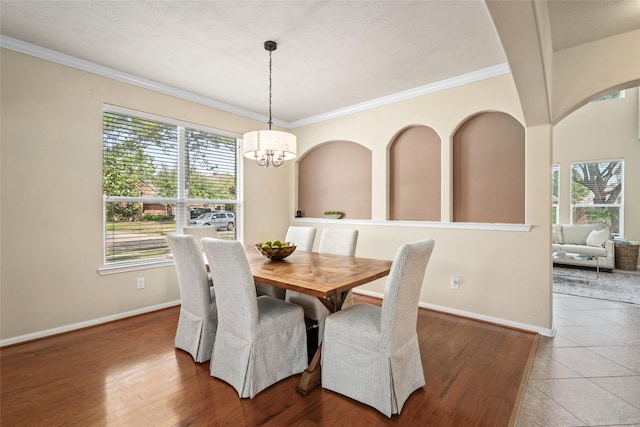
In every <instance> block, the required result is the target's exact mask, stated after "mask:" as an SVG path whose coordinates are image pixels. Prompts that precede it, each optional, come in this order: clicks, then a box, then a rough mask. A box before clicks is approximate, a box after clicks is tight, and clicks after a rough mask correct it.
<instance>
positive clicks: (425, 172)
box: [389, 125, 441, 221]
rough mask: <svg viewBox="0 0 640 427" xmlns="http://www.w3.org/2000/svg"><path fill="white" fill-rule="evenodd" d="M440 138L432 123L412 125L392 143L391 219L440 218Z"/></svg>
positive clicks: (390, 150) (423, 219)
mask: <svg viewBox="0 0 640 427" xmlns="http://www.w3.org/2000/svg"><path fill="white" fill-rule="evenodd" d="M440 150H441V140H440V137H439V136H438V134H437V133H436V131H435V130H433V129H432V128H431V127H429V126H424V125H414V126H409V127H407V128H405V129H403V130H402V131H400V132H399V133H398V135H397V136H396V137H395V138H394V139H393V141H392V142H391V144H390V147H389V219H390V220H406V221H440V219H441V217H440V212H441V211H440V200H441V185H440V182H441V157H440Z"/></svg>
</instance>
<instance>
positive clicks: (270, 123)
mask: <svg viewBox="0 0 640 427" xmlns="http://www.w3.org/2000/svg"><path fill="white" fill-rule="evenodd" d="M272 53H273V51H272V50H270V51H269V130H271V125H272V124H273V121H272V120H271V54H272Z"/></svg>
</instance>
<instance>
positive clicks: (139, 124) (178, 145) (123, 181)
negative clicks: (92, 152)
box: [102, 107, 238, 265]
mask: <svg viewBox="0 0 640 427" xmlns="http://www.w3.org/2000/svg"><path fill="white" fill-rule="evenodd" d="M102 122H103V131H102V150H103V151H102V159H103V166H102V188H103V195H104V223H105V227H104V233H105V234H104V237H105V238H104V242H105V247H104V263H105V265H107V264H114V263H135V264H139V263H149V262H152V261H154V260H158V259H159V258H164V257H165V255H166V253H167V250H168V244H167V241H166V239H165V235H166V234H167V233H174V232H181V230H182V227H184V226H187V225H190V224H191V223H192V221H193V223H194V225H196V223H197V221H196V219H197V218H198V217H199V216H200V215H202V214H205V213H208V212H214V211H218V212H229V213H233V214H234V215H233V218H234V224H233V226H227V225H225V229H224V230H219V232H218V237H220V238H227V239H235V238H236V235H235V233H236V231H235V230H236V228H235V223H236V222H237V221H238V214H237V212H236V207H237V205H238V196H237V193H238V192H237V187H238V179H237V176H238V173H237V170H238V155H237V152H238V150H237V138H236V137H235V136H233V135H225V134H224V133H222V132H218V131H215V130H213V129H207V128H204V127H198V126H195V125H193V124H188V123H182V122H179V121H176V120H172V119H167V118H162V117H157V116H152V115H148V114H144V113H140V112H133V111H129V110H125V109H122V108H119V107H105V109H104V111H103V116H102ZM230 217H231V216H230ZM202 226H216V225H215V224H211V225H209V224H207V225H202Z"/></svg>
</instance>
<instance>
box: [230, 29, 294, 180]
mask: <svg viewBox="0 0 640 427" xmlns="http://www.w3.org/2000/svg"><path fill="white" fill-rule="evenodd" d="M264 48H265V50H267V51H268V52H269V122H268V123H269V130H258V131H253V132H247V133H245V134H244V135H243V137H242V141H243V148H242V149H243V152H244V156H245V157H247V158H252V159H255V161H256V163H257V164H258V165H259V166H263V167H265V168H266V167H269V165H273V167H275V168H277V167H278V166H280V165H282V164H283V163H284V162H285V160H290V159H294V158H295V157H296V152H297V139H296V136H295V135H294V134H292V133H290V132H282V131H275V130H271V126H272V125H273V114H272V111H271V98H272V96H273V78H272V75H273V60H272V53H273V51H274V50H276V49H277V48H278V44H277V43H276V42H274V41H272V40H267V41H266V42H264Z"/></svg>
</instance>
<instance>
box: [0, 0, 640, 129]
mask: <svg viewBox="0 0 640 427" xmlns="http://www.w3.org/2000/svg"><path fill="white" fill-rule="evenodd" d="M639 2H640V0H634V1H617V0H612V1H587V2H556V1H554V2H552V3H551V5H550V13H551V23H552V34H553V37H554V48H555V49H556V50H557V49H562V48H564V47H568V46H573V45H576V44H580V43H583V42H585V41H590V40H589V38H591V37H596V38H599V37H601V36H602V35H612V34H615V33H617V32H623V31H621V28H623V29H624V31H629V30H630V29H634V28H633V27H635V28H637V27H639V25H638V21H637V18H638V17H637V16H635V17H634V18H632V19H628V18H627V14H628V9H629V8H630V7H633V6H636V5H637V4H638V3H639ZM565 3H571V4H565ZM574 3H575V4H574ZM578 3H586V4H582V5H579V4H578ZM0 7H1V10H0V12H1V21H0V31H1V33H2V35H4V36H8V37H11V38H13V39H18V40H21V41H25V42H28V43H32V44H35V45H37V46H41V47H44V48H47V49H51V50H54V51H57V52H60V53H64V54H67V55H71V56H73V57H76V58H80V59H83V60H86V61H90V62H92V63H95V64H99V65H102V66H106V67H109V68H111V69H114V70H117V71H120V72H124V73H128V74H131V75H133V76H137V77H139V78H142V79H146V80H149V81H153V82H157V83H161V84H163V85H167V86H170V87H173V88H176V89H180V90H184V91H188V92H191V93H193V94H196V95H200V96H203V97H206V98H209V99H212V100H215V101H218V102H222V103H225V104H229V105H232V106H236V107H239V108H242V109H244V110H247V111H250V112H255V113H258V114H261V115H266V114H267V113H268V59H269V56H268V53H267V52H266V51H265V50H264V47H263V42H264V41H265V40H275V41H276V42H278V49H277V50H276V51H275V52H274V53H273V98H272V100H273V116H274V118H277V119H279V120H283V121H285V122H295V121H299V120H302V119H305V118H309V117H313V116H317V115H321V114H326V113H328V112H332V111H336V110H340V109H345V108H348V107H350V106H353V105H356V104H359V103H364V102H369V101H371V100H374V99H376V98H380V97H388V96H391V95H393V94H396V93H399V92H403V91H408V90H413V89H416V88H420V87H423V86H426V85H430V84H433V83H435V82H439V81H442V80H445V79H448V78H452V77H456V76H460V75H464V74H467V73H471V72H475V71H478V70H482V69H485V68H488V67H492V66H496V65H499V64H503V63H504V62H505V58H504V55H503V52H502V47H501V45H500V42H499V40H498V38H497V35H496V31H495V29H494V27H493V24H492V22H491V20H490V18H489V14H488V13H487V10H486V6H485V4H484V3H483V2H482V1H479V0H470V1H450V0H448V1H435V0H434V1H366V2H361V1H358V2H348V1H290V2H282V1H126V2H125V1H91V2H89V1H55V0H54V1H4V0H3V1H1V2H0ZM625 11H627V12H625ZM636 15H640V13H638V14H636ZM609 17H611V19H609ZM621 23H622V24H624V27H622V26H621Z"/></svg>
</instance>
